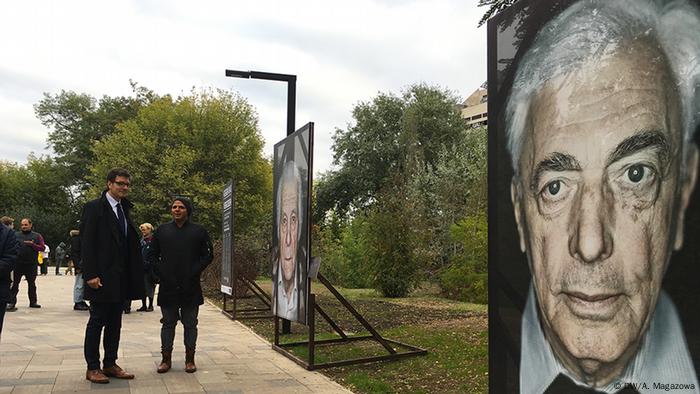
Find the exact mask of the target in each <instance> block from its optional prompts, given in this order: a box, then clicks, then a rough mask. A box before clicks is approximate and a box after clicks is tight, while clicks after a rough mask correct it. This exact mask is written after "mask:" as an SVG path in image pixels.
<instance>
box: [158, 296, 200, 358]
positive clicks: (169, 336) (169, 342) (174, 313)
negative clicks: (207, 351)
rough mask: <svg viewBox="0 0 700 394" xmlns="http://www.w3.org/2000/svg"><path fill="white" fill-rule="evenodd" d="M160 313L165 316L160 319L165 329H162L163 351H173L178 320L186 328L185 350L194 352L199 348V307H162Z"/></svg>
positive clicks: (161, 341) (161, 342)
mask: <svg viewBox="0 0 700 394" xmlns="http://www.w3.org/2000/svg"><path fill="white" fill-rule="evenodd" d="M160 312H161V313H162V315H163V318H162V319H160V322H161V323H163V327H162V328H161V329H160V344H161V350H162V351H164V352H172V351H173V342H174V341H175V326H176V325H177V321H178V320H180V321H181V322H182V325H183V326H184V327H185V349H186V350H194V349H195V347H196V346H197V322H198V320H197V316H198V315H199V305H182V306H161V307H160Z"/></svg>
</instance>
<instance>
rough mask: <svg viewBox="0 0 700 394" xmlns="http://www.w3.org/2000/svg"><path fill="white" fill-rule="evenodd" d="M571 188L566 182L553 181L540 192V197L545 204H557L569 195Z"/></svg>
mask: <svg viewBox="0 0 700 394" xmlns="http://www.w3.org/2000/svg"><path fill="white" fill-rule="evenodd" d="M568 191H569V186H568V185H567V184H566V182H564V180H561V179H556V180H553V181H551V182H549V183H547V184H546V185H544V187H543V188H542V189H541V190H540V197H541V198H542V200H543V201H544V202H557V201H559V200H561V199H563V198H564V197H566V195H567V194H568Z"/></svg>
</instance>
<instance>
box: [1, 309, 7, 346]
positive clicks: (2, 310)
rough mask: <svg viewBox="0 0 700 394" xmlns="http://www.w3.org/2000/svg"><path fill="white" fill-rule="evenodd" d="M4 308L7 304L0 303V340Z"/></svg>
mask: <svg viewBox="0 0 700 394" xmlns="http://www.w3.org/2000/svg"><path fill="white" fill-rule="evenodd" d="M5 308H7V302H0V338H2V322H3V320H5Z"/></svg>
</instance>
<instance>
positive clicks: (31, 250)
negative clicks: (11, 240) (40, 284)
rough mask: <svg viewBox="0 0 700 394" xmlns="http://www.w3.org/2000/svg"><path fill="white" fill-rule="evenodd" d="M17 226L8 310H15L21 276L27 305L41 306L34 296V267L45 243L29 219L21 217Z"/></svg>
mask: <svg viewBox="0 0 700 394" xmlns="http://www.w3.org/2000/svg"><path fill="white" fill-rule="evenodd" d="M19 228H20V231H18V232H16V233H15V236H16V237H17V242H18V243H19V251H18V254H17V262H16V264H15V270H14V272H13V273H12V288H11V289H10V297H11V298H12V299H11V300H10V302H9V303H8V304H7V311H8V312H14V311H16V310H17V308H16V307H15V304H17V293H19V284H20V281H21V280H22V276H24V277H25V278H26V279H27V291H28V295H29V307H30V308H41V305H39V304H38V303H37V296H36V267H37V265H39V253H41V252H43V251H44V249H45V248H46V245H45V244H44V238H43V237H42V236H41V234H39V233H37V232H35V231H32V221H31V219H29V218H23V219H22V220H21V221H20V224H19Z"/></svg>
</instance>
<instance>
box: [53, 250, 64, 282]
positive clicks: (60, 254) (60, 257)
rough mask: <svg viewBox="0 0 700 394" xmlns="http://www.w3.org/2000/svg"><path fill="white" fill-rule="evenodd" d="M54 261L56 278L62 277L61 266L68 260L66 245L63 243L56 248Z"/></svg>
mask: <svg viewBox="0 0 700 394" xmlns="http://www.w3.org/2000/svg"><path fill="white" fill-rule="evenodd" d="M54 260H55V261H56V276H59V275H61V266H62V265H63V262H64V261H65V260H66V244H65V243H64V242H61V243H60V244H58V246H56V254H55V255H54Z"/></svg>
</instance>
